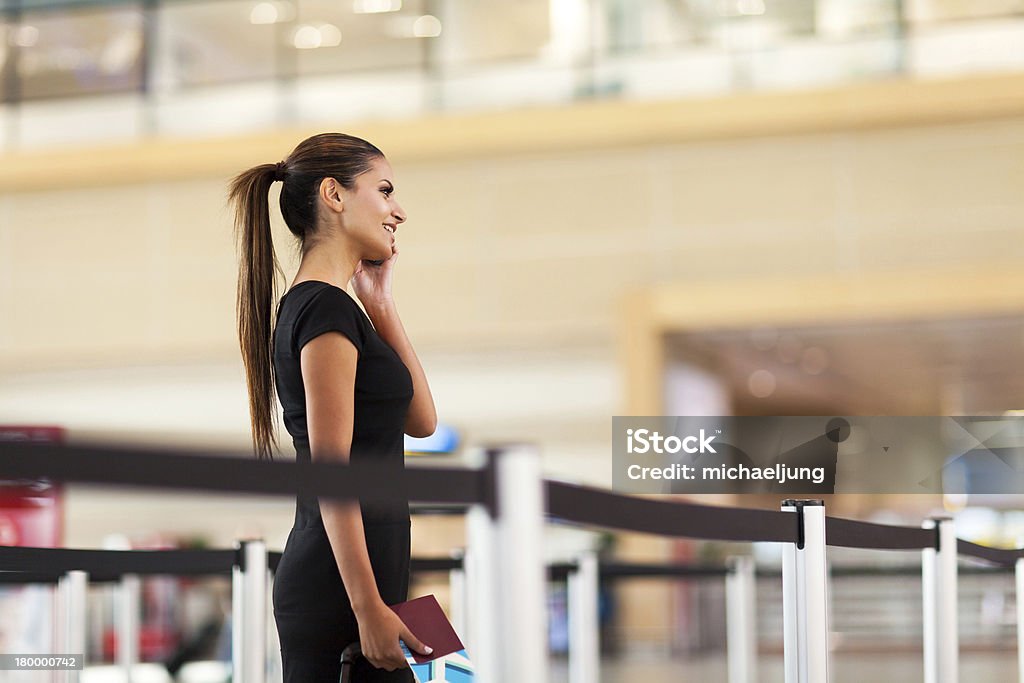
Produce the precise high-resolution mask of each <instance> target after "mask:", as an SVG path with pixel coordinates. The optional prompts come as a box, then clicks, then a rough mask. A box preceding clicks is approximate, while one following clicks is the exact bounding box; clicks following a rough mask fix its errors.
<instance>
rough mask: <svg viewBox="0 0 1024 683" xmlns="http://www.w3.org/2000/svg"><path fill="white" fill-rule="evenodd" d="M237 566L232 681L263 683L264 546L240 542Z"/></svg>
mask: <svg viewBox="0 0 1024 683" xmlns="http://www.w3.org/2000/svg"><path fill="white" fill-rule="evenodd" d="M236 547H237V548H240V561H241V566H237V565H236V566H235V568H234V570H233V572H232V577H231V578H232V581H231V586H232V593H231V600H232V602H231V615H232V616H231V621H232V624H231V630H232V633H231V635H232V643H231V644H232V652H231V663H232V680H236V681H241V682H243V683H264V681H265V680H266V661H267V642H266V637H267V546H266V544H265V543H264V542H263V541H261V540H250V541H241V542H240V543H239V544H237V545H236Z"/></svg>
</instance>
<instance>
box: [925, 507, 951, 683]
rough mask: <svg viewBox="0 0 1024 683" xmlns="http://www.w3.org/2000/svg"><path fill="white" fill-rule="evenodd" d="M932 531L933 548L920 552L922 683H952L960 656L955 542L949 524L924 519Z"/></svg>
mask: <svg viewBox="0 0 1024 683" xmlns="http://www.w3.org/2000/svg"><path fill="white" fill-rule="evenodd" d="M921 526H922V527H923V528H925V529H935V545H936V547H935V548H925V549H923V550H922V551H921V592H922V598H923V610H924V680H925V683H956V682H957V678H958V676H959V671H958V670H959V666H960V652H959V635H958V624H957V619H958V615H957V564H956V558H957V538H956V530H955V527H954V524H953V520H952V519H950V518H948V517H933V518H931V519H926V520H925V521H924V522H923V523H922V524H921Z"/></svg>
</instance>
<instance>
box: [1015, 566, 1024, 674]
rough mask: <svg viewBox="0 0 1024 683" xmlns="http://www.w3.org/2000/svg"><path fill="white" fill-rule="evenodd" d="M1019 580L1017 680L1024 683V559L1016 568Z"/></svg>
mask: <svg viewBox="0 0 1024 683" xmlns="http://www.w3.org/2000/svg"><path fill="white" fill-rule="evenodd" d="M1014 569H1015V575H1016V579H1017V678H1018V679H1019V681H1020V683H1024V557H1021V558H1018V559H1017V563H1016V565H1015V567H1014Z"/></svg>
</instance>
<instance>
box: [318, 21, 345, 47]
mask: <svg viewBox="0 0 1024 683" xmlns="http://www.w3.org/2000/svg"><path fill="white" fill-rule="evenodd" d="M317 29H318V30H319V31H320V47H338V46H339V45H341V29H339V28H338V27H337V26H335V25H334V24H321V25H320V26H318V27H317Z"/></svg>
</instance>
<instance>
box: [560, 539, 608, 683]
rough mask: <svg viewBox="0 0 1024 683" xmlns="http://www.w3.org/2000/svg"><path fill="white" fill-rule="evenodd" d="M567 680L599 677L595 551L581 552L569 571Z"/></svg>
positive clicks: (582, 682)
mask: <svg viewBox="0 0 1024 683" xmlns="http://www.w3.org/2000/svg"><path fill="white" fill-rule="evenodd" d="M568 584H569V585H568V594H569V683H594V682H595V681H599V680H600V678H601V648H600V640H601V627H600V623H599V621H598V604H597V601H598V567H597V553H595V552H593V551H588V552H585V553H582V554H581V555H580V556H579V557H578V558H577V560H576V570H575V571H571V572H569V576H568Z"/></svg>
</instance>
